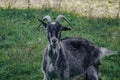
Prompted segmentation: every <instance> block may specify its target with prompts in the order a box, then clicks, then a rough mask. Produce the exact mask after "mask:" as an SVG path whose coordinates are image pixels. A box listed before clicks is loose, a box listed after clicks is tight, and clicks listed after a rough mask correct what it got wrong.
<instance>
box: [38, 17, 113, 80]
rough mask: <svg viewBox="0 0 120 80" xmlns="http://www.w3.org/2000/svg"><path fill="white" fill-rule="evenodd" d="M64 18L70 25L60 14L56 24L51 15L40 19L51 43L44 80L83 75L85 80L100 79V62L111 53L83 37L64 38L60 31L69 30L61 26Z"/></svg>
mask: <svg viewBox="0 0 120 80" xmlns="http://www.w3.org/2000/svg"><path fill="white" fill-rule="evenodd" d="M61 19H63V20H65V21H67V22H68V23H69V24H70V22H69V21H68V20H67V19H66V18H65V17H64V16H63V15H59V16H58V17H57V19H56V21H55V22H52V21H51V17H50V16H48V15H47V16H45V17H44V18H43V19H42V20H39V21H40V22H41V23H42V24H43V25H44V27H45V28H46V31H47V38H48V41H49V43H48V45H47V47H46V49H45V54H44V57H43V61H42V71H43V73H44V80H53V79H54V80H55V79H56V78H58V79H60V80H70V79H71V78H73V77H75V76H78V75H84V79H85V80H101V78H100V76H99V66H100V59H101V57H102V55H104V54H106V53H108V54H109V53H110V54H111V52H110V51H108V50H107V49H106V48H99V47H97V46H95V45H94V44H93V43H92V42H90V41H88V40H86V39H83V38H72V37H70V38H64V39H61V32H62V31H67V30H70V28H68V27H66V26H62V25H61V24H60V21H61ZM45 20H48V23H46V22H45Z"/></svg>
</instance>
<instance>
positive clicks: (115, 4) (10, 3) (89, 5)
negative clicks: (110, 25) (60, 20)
mask: <svg viewBox="0 0 120 80" xmlns="http://www.w3.org/2000/svg"><path fill="white" fill-rule="evenodd" d="M0 7H11V8H28V7H30V8H43V7H51V8H53V9H56V10H63V11H69V12H75V13H79V14H82V15H85V16H90V17H93V18H99V17H106V16H109V17H116V16H117V17H119V16H120V15H119V14H118V13H119V10H120V8H119V0H54V1H53V0H30V4H29V3H28V0H22V1H21V0H0Z"/></svg>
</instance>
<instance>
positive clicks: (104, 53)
mask: <svg viewBox="0 0 120 80" xmlns="http://www.w3.org/2000/svg"><path fill="white" fill-rule="evenodd" d="M100 51H101V57H104V56H111V55H115V54H117V51H111V50H109V49H107V48H104V47H101V48H100Z"/></svg>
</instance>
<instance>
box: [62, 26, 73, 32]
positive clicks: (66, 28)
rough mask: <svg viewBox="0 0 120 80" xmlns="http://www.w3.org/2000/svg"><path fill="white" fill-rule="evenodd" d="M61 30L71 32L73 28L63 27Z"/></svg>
mask: <svg viewBox="0 0 120 80" xmlns="http://www.w3.org/2000/svg"><path fill="white" fill-rule="evenodd" d="M61 30H63V31H67V30H71V28H69V27H66V26H62V27H61Z"/></svg>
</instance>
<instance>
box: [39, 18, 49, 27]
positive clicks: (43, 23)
mask: <svg viewBox="0 0 120 80" xmlns="http://www.w3.org/2000/svg"><path fill="white" fill-rule="evenodd" d="M38 21H40V22H41V24H42V25H43V26H45V27H46V25H47V24H46V23H45V22H44V21H43V20H40V19H38Z"/></svg>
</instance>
